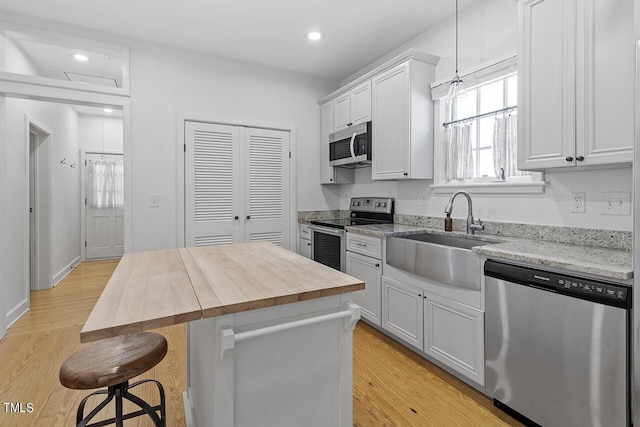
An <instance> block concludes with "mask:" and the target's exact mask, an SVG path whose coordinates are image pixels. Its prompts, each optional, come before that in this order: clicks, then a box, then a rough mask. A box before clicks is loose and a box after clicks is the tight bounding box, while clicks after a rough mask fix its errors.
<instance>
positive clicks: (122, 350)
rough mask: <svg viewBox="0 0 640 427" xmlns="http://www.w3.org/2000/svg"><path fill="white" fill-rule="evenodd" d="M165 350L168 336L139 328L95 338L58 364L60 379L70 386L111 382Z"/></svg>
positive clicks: (85, 387) (122, 379)
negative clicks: (142, 330)
mask: <svg viewBox="0 0 640 427" xmlns="http://www.w3.org/2000/svg"><path fill="white" fill-rule="evenodd" d="M166 354H167V340H166V339H165V338H164V337H163V336H162V335H160V334H157V333H155V332H138V333H135V334H129V335H121V336H117V337H113V338H107V339H105V340H102V341H98V342H96V343H94V344H91V345H89V346H87V347H84V348H82V349H80V350H78V351H77V352H75V353H74V354H73V355H71V356H70V357H69V358H68V359H67V360H66V361H65V362H64V364H63V365H62V367H61V368H60V383H61V384H62V385H63V386H65V387H67V388H70V389H75V390H90V389H95V388H102V387H108V386H114V385H117V384H120V383H124V382H127V381H129V380H130V379H132V378H134V377H136V376H138V375H140V374H142V373H143V372H146V371H148V370H149V369H151V368H153V367H154V366H155V365H157V364H158V363H159V362H160V361H161V360H162V359H163V358H164V356H165V355H166Z"/></svg>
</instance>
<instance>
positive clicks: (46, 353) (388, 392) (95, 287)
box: [0, 261, 517, 427]
mask: <svg viewBox="0 0 640 427" xmlns="http://www.w3.org/2000/svg"><path fill="white" fill-rule="evenodd" d="M116 265H117V261H94V262H87V263H83V264H81V265H80V266H78V267H77V268H76V269H75V270H74V271H72V272H71V273H70V274H69V275H68V276H67V277H66V278H65V279H64V280H63V281H62V282H61V283H60V284H59V285H58V286H56V287H55V288H54V289H50V290H46V291H37V292H32V293H31V310H30V311H29V312H28V313H27V314H26V315H25V316H23V317H22V318H21V319H20V320H19V321H18V322H16V324H15V325H13V326H12V327H11V328H9V330H8V331H7V335H6V336H5V337H4V338H3V339H2V340H1V341H0V404H2V403H4V402H13V403H18V402H21V403H23V404H24V405H26V404H27V403H32V404H33V408H34V411H33V412H32V413H10V412H9V413H7V412H5V409H4V405H1V406H0V426H10V427H13V426H16V427H22V426H47V427H51V426H72V425H75V411H76V408H77V405H78V403H79V402H80V400H81V399H82V398H83V397H84V396H85V395H87V394H88V392H86V391H76V390H68V389H66V388H64V387H62V386H61V385H60V383H59V381H58V370H59V368H60V366H61V364H62V363H63V362H64V360H65V359H66V358H67V357H68V356H69V355H71V354H72V353H73V352H74V351H76V350H77V349H79V348H80V347H81V344H80V340H79V337H80V329H81V328H82V325H83V324H84V322H85V320H86V318H87V317H88V315H89V313H90V311H91V309H92V308H93V305H94V304H95V301H96V300H97V299H98V296H99V295H100V293H101V292H102V289H103V288H104V286H105V284H106V283H107V281H108V279H109V277H110V276H111V274H112V272H113V270H114V269H115V267H116ZM158 332H160V333H162V334H163V335H164V336H165V337H166V338H167V340H168V342H169V352H168V353H167V356H166V357H165V359H164V360H163V361H162V362H161V363H160V364H159V365H158V366H156V367H155V368H153V369H152V370H150V371H149V372H146V373H145V374H143V375H142V376H141V378H153V379H157V380H158V381H160V382H162V384H163V385H164V387H165V392H166V394H167V419H168V424H167V425H168V426H170V427H174V426H175V427H182V426H184V425H185V419H184V410H183V408H182V391H183V390H185V388H186V337H185V327H184V325H177V326H172V327H168V328H162V329H158ZM134 391H135V392H136V394H138V395H140V396H141V397H142V398H143V399H145V400H148V401H150V402H151V403H155V402H156V399H157V398H156V396H155V394H154V393H153V389H152V387H150V386H149V387H145V386H141V387H140V390H135V389H134ZM353 394H354V426H358V427H375V426H454V425H455V426H506V425H517V423H515V421H513V420H512V419H511V418H509V417H508V416H506V415H504V414H503V413H501V412H499V411H497V410H496V409H495V408H494V407H493V406H492V405H491V402H490V401H489V400H488V399H487V398H485V397H484V396H482V395H481V394H480V393H478V392H477V391H475V390H474V389H472V388H471V387H469V386H467V385H465V384H463V383H462V382H460V381H458V380H457V379H455V378H454V377H452V376H451V375H449V374H447V373H446V372H444V371H443V370H441V369H439V368H437V367H435V366H434V365H432V364H431V363H429V362H427V361H426V360H424V359H422V358H421V357H419V356H418V355H416V354H415V353H413V352H412V351H410V350H408V349H406V348H405V347H403V346H402V345H400V344H398V343H396V342H395V341H393V340H391V339H390V338H388V337H386V336H385V335H383V334H381V333H380V332H378V331H376V330H375V329H373V328H371V327H370V326H367V325H365V324H363V322H360V323H359V325H358V327H357V328H356V330H355V333H354V387H353ZM97 401H98V399H93V402H92V401H89V402H88V403H87V408H89V407H91V405H92V404H95V402H97ZM125 410H126V407H125ZM112 416H113V408H112V406H111V405H109V406H107V408H105V410H103V411H102V412H101V413H100V414H99V416H98V417H97V418H96V420H98V419H106V418H109V417H112ZM150 425H152V424H151V422H150V421H149V420H147V419H144V418H137V419H135V420H130V421H127V422H125V426H150Z"/></svg>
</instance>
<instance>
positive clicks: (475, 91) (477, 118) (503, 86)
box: [445, 73, 522, 180]
mask: <svg viewBox="0 0 640 427" xmlns="http://www.w3.org/2000/svg"><path fill="white" fill-rule="evenodd" d="M517 78H518V77H517V75H516V73H510V74H508V75H506V76H504V77H501V78H499V79H496V80H493V81H490V82H487V83H484V84H481V85H479V86H476V87H473V88H469V89H468V90H467V94H468V98H466V99H464V98H461V99H457V100H455V101H453V102H447V101H445V103H446V106H445V108H448V109H449V110H450V111H449V114H447V112H446V110H445V116H447V115H448V116H449V117H451V118H452V120H451V121H450V122H449V123H450V124H448V125H447V126H445V127H447V128H451V127H460V126H465V127H469V129H468V138H469V144H470V148H471V150H470V151H471V156H472V159H473V160H472V161H471V162H469V164H470V166H471V167H472V170H471V171H469V172H468V173H467V175H468V177H471V178H472V179H475V178H484V179H485V180H486V179H487V178H492V179H498V180H504V179H505V178H506V177H507V176H513V175H522V173H518V172H519V171H517V169H516V168H515V167H513V168H510V167H508V166H507V164H506V163H507V162H508V161H509V160H514V161H515V160H516V159H515V157H514V158H513V159H510V158H509V157H508V156H507V155H508V154H509V153H511V152H513V153H515V149H516V147H515V144H516V142H517V140H516V139H515V138H513V137H512V138H509V137H510V136H515V135H516V134H515V131H516V123H517V122H516V120H517V118H516V114H517V105H518V93H517V90H518V86H517V84H518V81H517ZM510 117H513V120H509V118H510ZM505 127H506V128H507V129H506V131H505ZM512 131H513V133H512ZM446 133H448V134H450V133H451V132H446ZM494 139H498V140H502V142H506V143H507V144H510V145H511V146H510V147H508V149H506V150H505V149H496V147H494ZM507 139H508V141H505V140H507ZM456 148H457V147H451V146H450V147H449V149H456ZM468 177H467V178H468ZM457 178H458V179H464V178H463V177H461V176H460V177H457ZM453 179H455V178H453Z"/></svg>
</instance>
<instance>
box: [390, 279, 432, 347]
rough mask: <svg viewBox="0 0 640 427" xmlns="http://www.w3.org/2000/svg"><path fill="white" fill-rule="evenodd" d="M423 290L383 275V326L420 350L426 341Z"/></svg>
mask: <svg viewBox="0 0 640 427" xmlns="http://www.w3.org/2000/svg"><path fill="white" fill-rule="evenodd" d="M422 292H423V291H422V290H421V289H418V288H416V287H413V286H411V285H407V284H406V283H402V282H399V281H397V280H393V279H390V278H388V277H384V276H383V277H382V327H383V328H384V329H386V330H387V331H389V332H391V333H392V334H394V335H395V336H397V337H398V338H400V339H401V340H403V341H406V342H407V343H409V344H411V345H413V346H414V347H417V348H419V349H420V350H422V347H423V343H424V336H423V332H422V331H423V329H422V328H423V318H424V310H423V305H424V304H423V302H422Z"/></svg>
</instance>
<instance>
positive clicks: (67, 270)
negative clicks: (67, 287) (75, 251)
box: [51, 256, 81, 288]
mask: <svg viewBox="0 0 640 427" xmlns="http://www.w3.org/2000/svg"><path fill="white" fill-rule="evenodd" d="M80 261H81V260H80V257H79V256H78V257H76V258H75V259H74V260H73V261H71V262H70V263H69V264H67V265H66V266H65V267H64V268H63V269H62V270H60V271H59V272H58V274H56V275H55V276H53V280H52V281H51V283H53V284H52V285H51V287H52V288H54V287H56V286H57V285H58V283H60V282H62V279H64V278H65V277H67V275H68V274H69V273H71V270H73V269H74V268H75V267H77V266H78V264H80Z"/></svg>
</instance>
